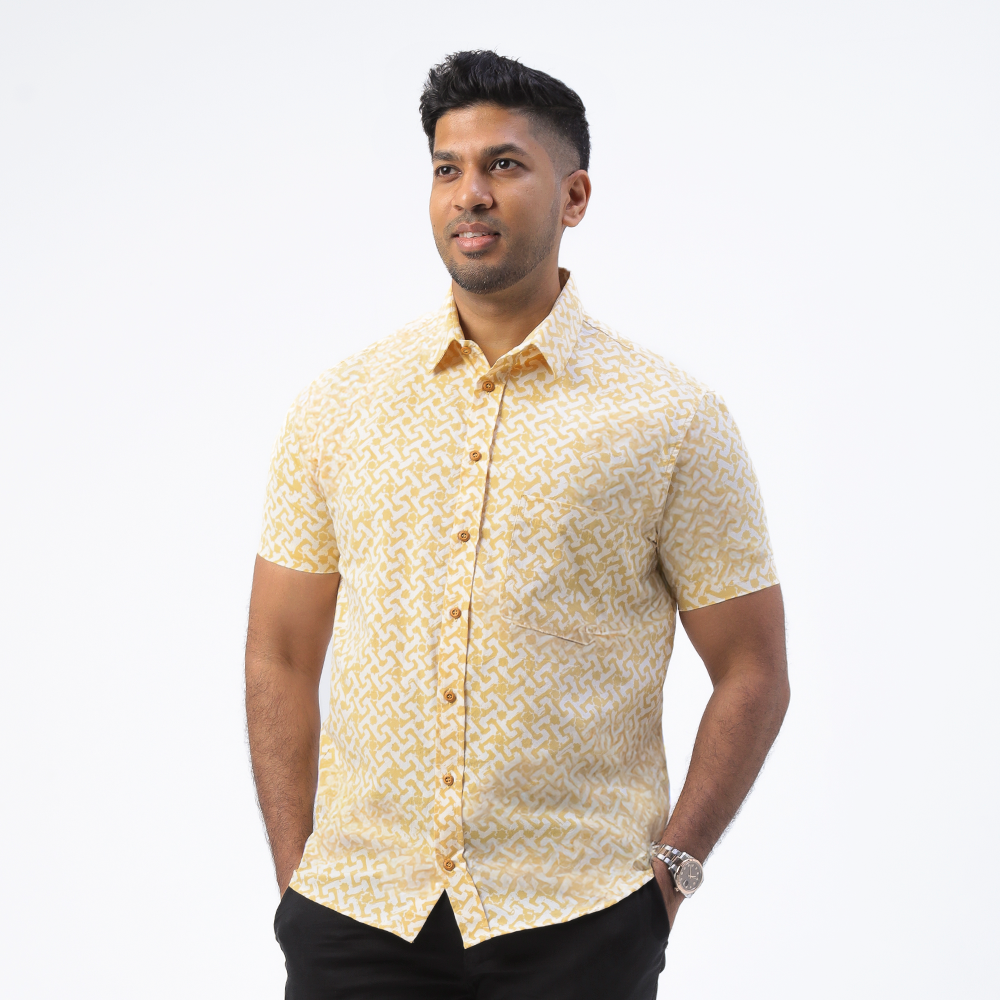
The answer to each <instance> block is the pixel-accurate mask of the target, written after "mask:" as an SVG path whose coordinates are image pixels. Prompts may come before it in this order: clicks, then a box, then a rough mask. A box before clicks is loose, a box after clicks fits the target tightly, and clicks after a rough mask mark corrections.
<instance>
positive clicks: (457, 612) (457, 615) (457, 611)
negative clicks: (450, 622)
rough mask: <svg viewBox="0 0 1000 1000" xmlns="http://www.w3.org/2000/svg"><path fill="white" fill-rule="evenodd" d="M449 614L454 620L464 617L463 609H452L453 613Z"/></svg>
mask: <svg viewBox="0 0 1000 1000" xmlns="http://www.w3.org/2000/svg"><path fill="white" fill-rule="evenodd" d="M448 614H449V615H451V617H452V618H461V617H462V609H461V608H452V609H451V611H449V612H448Z"/></svg>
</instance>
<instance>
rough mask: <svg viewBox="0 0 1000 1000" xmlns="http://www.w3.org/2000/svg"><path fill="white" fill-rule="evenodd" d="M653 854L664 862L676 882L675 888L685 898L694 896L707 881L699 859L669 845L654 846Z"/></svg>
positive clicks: (651, 847) (652, 847)
mask: <svg viewBox="0 0 1000 1000" xmlns="http://www.w3.org/2000/svg"><path fill="white" fill-rule="evenodd" d="M650 850H651V854H652V856H653V857H654V858H656V859H657V860H659V861H662V862H663V863H664V864H665V865H666V866H667V871H668V872H670V877H671V878H672V879H673V880H674V887H675V888H676V889H677V891H678V892H680V893H681V894H682V895H683V896H684V897H685V898H687V897H688V896H693V895H694V894H695V892H697V890H698V887H699V886H700V885H701V884H702V882H703V881H704V879H705V870H704V868H702V866H701V862H700V861H699V860H698V859H697V858H692V857H691V855H690V854H688V853H687V852H686V851H679V850H678V849H677V848H676V847H671V846H670V845H669V844H652V845H651V846H650Z"/></svg>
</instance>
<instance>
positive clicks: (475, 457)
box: [469, 451, 483, 462]
mask: <svg viewBox="0 0 1000 1000" xmlns="http://www.w3.org/2000/svg"><path fill="white" fill-rule="evenodd" d="M482 457H483V456H482V453H481V452H478V451H473V452H470V454H469V458H471V459H472V461H473V462H478V461H479V460H480V459H481V458H482Z"/></svg>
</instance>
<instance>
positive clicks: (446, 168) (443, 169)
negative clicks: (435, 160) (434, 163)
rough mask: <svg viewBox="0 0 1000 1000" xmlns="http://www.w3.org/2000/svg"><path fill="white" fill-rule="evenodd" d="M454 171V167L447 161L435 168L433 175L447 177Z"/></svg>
mask: <svg viewBox="0 0 1000 1000" xmlns="http://www.w3.org/2000/svg"><path fill="white" fill-rule="evenodd" d="M453 173H455V168H454V167H453V166H451V165H450V164H448V163H443V164H442V165H441V166H440V167H438V168H437V170H435V171H434V176H435V177H448V176H450V175H451V174H453Z"/></svg>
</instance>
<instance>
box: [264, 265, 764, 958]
mask: <svg viewBox="0 0 1000 1000" xmlns="http://www.w3.org/2000/svg"><path fill="white" fill-rule="evenodd" d="M562 278H563V281H564V287H563V290H562V292H561V294H560V296H559V298H558V299H557V301H556V303H555V305H554V307H553V309H552V311H551V313H550V314H549V316H548V317H547V318H546V319H545V320H544V322H542V323H541V325H539V326H538V327H537V328H536V329H535V330H534V331H533V332H532V333H531V334H530V335H529V336H528V337H527V338H526V339H525V340H524V342H523V343H522V344H520V345H519V346H518V347H517V348H516V349H514V350H512V351H511V352H509V353H508V354H506V355H505V356H503V357H502V358H500V359H499V360H497V361H496V363H495V364H493V365H492V366H491V365H490V364H488V362H487V361H486V358H485V356H484V355H483V353H482V352H481V351H480V349H479V347H478V346H477V345H476V344H475V343H473V342H472V341H469V340H466V339H464V335H463V332H462V328H461V325H460V323H459V319H458V314H457V311H456V308H455V304H454V301H453V299H452V298H451V296H449V297H448V299H447V301H446V302H445V304H444V305H443V306H442V308H441V309H440V310H439V311H438V312H436V313H434V314H432V315H430V316H428V317H425V318H423V319H421V320H419V321H417V322H415V323H412V324H410V325H409V326H407V327H405V328H404V329H403V330H401V331H400V332H399V333H398V334H396V335H394V336H392V337H390V338H388V339H386V340H383V341H380V342H378V343H376V344H374V345H373V346H371V347H369V348H367V349H366V350H364V351H362V352H361V353H359V354H357V355H355V356H354V357H352V358H349V359H348V360H346V361H344V362H342V363H341V364H339V365H337V366H336V367H334V368H332V369H331V370H330V371H328V372H327V373H326V374H324V375H323V376H322V377H321V378H319V379H318V380H317V381H316V382H314V383H313V384H312V385H311V386H310V387H309V388H308V389H306V391H305V392H303V393H302V395H301V396H300V397H299V398H298V400H297V401H296V402H295V404H294V406H293V407H292V409H291V411H290V413H289V415H288V418H287V421H286V423H285V427H284V430H283V432H282V434H281V436H280V439H279V441H278V444H277V447H276V450H275V454H274V458H273V462H272V467H271V474H270V481H269V485H268V489H267V498H266V505H265V516H264V529H263V536H262V541H261V547H260V554H261V556H262V557H263V558H264V559H267V560H270V561H271V562H274V563H277V564H279V565H281V566H285V567H288V568H290V569H294V570H300V571H303V572H307V573H339V574H340V585H339V591H338V602H337V612H336V622H335V627H334V633H333V667H332V681H331V688H330V692H329V699H330V701H329V705H330V709H329V714H328V716H327V720H326V723H325V725H324V728H323V732H322V736H321V744H320V770H319V789H318V793H317V798H316V811H315V824H314V831H313V834H312V836H311V837H310V838H309V841H308V843H307V844H306V849H305V853H304V855H303V858H302V861H301V863H300V865H299V868H298V870H297V871H296V873H295V875H294V878H293V880H292V883H291V884H292V887H293V888H294V889H295V890H296V891H297V892H300V893H302V894H304V895H305V896H307V897H309V898H310V899H313V900H315V901H316V902H318V903H321V904H323V905H326V906H329V907H332V908H333V909H335V910H338V911H339V912H341V913H344V914H347V915H348V916H350V917H353V918H354V919H357V920H360V921H363V922H365V923H367V924H370V925H373V926H376V927H380V928H383V929H385V930H387V931H390V932H392V933H394V934H397V935H400V936H401V937H403V938H405V939H407V940H413V938H414V937H416V935H417V933H418V932H419V930H420V928H421V926H422V924H423V922H424V920H425V919H426V917H427V915H428V914H429V913H430V910H431V908H432V907H433V906H434V904H435V902H436V901H437V899H438V898H439V896H440V895H441V893H442V892H443V891H445V890H446V891H447V893H448V897H449V899H450V901H451V904H452V907H453V909H454V911H455V916H456V919H457V921H458V924H459V928H460V929H461V932H462V936H463V939H464V941H465V944H466V946H469V945H472V944H476V943H478V942H481V941H484V940H486V939H488V938H490V937H493V936H496V935H499V934H505V933H510V932H512V931H517V930H522V929H525V928H529V927H539V926H544V925H546V924H551V923H556V922H561V921H566V920H570V919H572V918H574V917H578V916H581V915H583V914H585V913H589V912H592V911H595V910H599V909H601V908H604V907H607V906H610V905H612V904H613V903H615V902H617V901H618V900H620V899H622V898H623V897H624V896H626V895H628V894H629V893H631V892H633V891H635V890H636V889H638V888H639V887H640V886H641V885H642V884H643V883H645V882H646V881H648V880H649V879H650V878H651V877H652V871H651V869H650V865H649V852H648V847H649V843H650V841H651V839H652V838H654V837H655V836H657V835H658V834H659V833H660V831H661V830H662V829H663V827H664V825H665V823H666V820H667V816H668V813H669V808H670V790H669V782H668V776H667V767H666V761H665V759H664V749H663V739H662V730H661V717H662V707H663V706H662V698H663V684H664V679H665V677H666V671H667V665H668V663H669V661H670V654H671V650H672V647H673V639H674V629H675V618H676V612H677V610H678V609H680V610H682V611H683V610H689V609H694V608H702V607H706V606H708V605H710V604H713V603H716V602H719V601H725V600H729V599H731V598H735V597H739V596H740V595H743V594H748V593H751V592H753V591H757V590H760V589H763V588H765V587H770V586H772V585H774V584H775V583H776V582H777V577H776V574H775V569H774V564H773V559H772V554H771V547H770V543H769V540H768V534H767V527H766V523H765V518H764V509H763V505H762V502H761V496H760V490H759V487H758V483H757V480H756V478H755V476H754V472H753V467H752V466H751V464H750V459H749V456H748V455H747V452H746V449H745V447H744V445H743V442H742V441H741V439H740V435H739V432H738V430H737V428H736V425H735V423H734V422H733V419H732V417H731V416H730V414H729V411H728V410H727V409H726V406H725V404H724V403H723V401H722V400H721V399H720V398H719V397H718V396H717V395H716V394H715V393H713V392H711V391H709V390H708V389H706V388H705V387H704V386H702V385H700V384H699V383H698V382H696V381H694V380H693V379H691V378H690V377H689V376H687V375H686V374H684V373H683V372H682V371H680V370H678V369H677V368H676V367H674V366H673V365H671V364H668V363H667V362H665V361H663V360H662V359H661V358H659V357H658V356H657V355H655V354H653V353H651V352H650V351H647V350H644V349H643V348H641V347H638V346H636V345H635V344H633V343H630V342H629V341H628V340H626V339H624V338H623V337H620V336H618V335H617V334H615V333H613V332H612V331H611V330H609V329H608V328H606V327H605V326H603V325H602V324H601V323H599V322H597V321H596V320H594V319H592V318H591V317H589V316H588V315H587V314H586V313H585V312H584V310H583V308H582V306H581V304H580V301H579V298H578V296H577V293H576V289H575V287H574V283H573V281H572V279H571V278H569V276H568V274H567V273H566V272H562Z"/></svg>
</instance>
